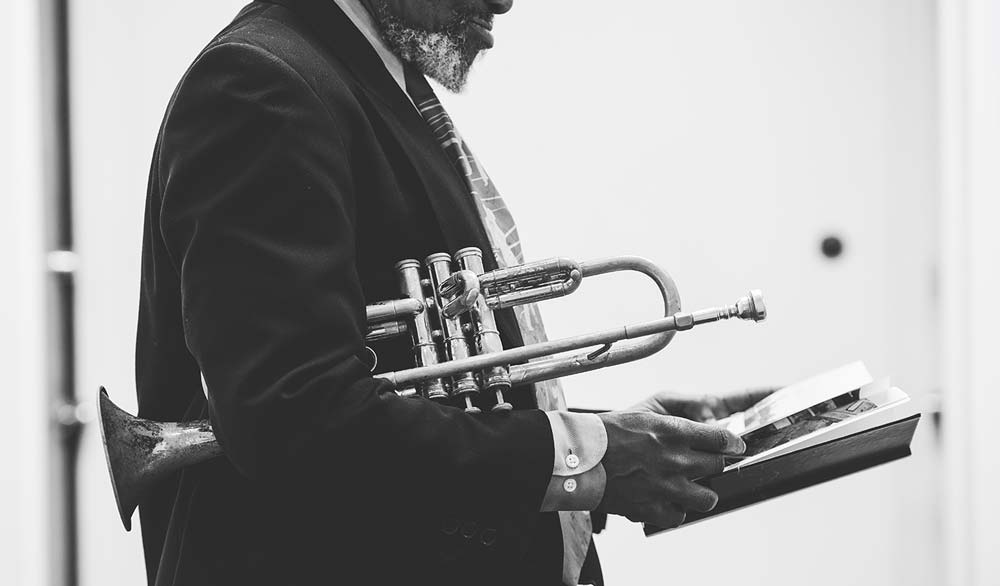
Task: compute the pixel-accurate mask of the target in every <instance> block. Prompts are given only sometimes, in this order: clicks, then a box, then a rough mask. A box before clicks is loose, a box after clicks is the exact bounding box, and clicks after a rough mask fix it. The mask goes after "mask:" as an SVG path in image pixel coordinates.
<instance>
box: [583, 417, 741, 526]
mask: <svg viewBox="0 0 1000 586" xmlns="http://www.w3.org/2000/svg"><path fill="white" fill-rule="evenodd" d="M600 417H601V420H602V421H603V422H604V428H605V429H606V430H607V434H608V449H607V452H606V453H605V455H604V459H603V460H602V463H603V464H604V470H605V472H606V473H607V484H606V485H605V489H604V498H603V500H602V501H601V504H600V505H599V506H598V508H597V510H598V511H600V512H605V513H614V514H616V515H623V516H625V517H627V518H628V519H630V520H632V521H636V522H639V521H642V522H649V523H653V524H655V525H658V526H660V527H668V528H669V527H676V526H678V525H680V524H681V523H683V522H684V516H685V511H688V510H694V511H702V512H704V511H710V510H712V509H713V508H714V507H715V505H716V503H717V502H718V500H719V497H718V495H716V494H715V492H713V491H711V490H709V489H707V488H705V487H703V486H701V485H699V484H695V483H694V482H692V480H693V479H696V478H700V477H702V476H707V475H710V474H716V473H718V472H721V471H722V468H723V467H724V456H725V455H738V454H742V453H743V452H744V450H746V445H745V444H744V443H743V440H741V439H740V438H739V437H737V436H736V435H734V434H732V433H730V432H729V431H726V430H725V429H722V428H721V427H718V426H715V425H707V424H703V423H696V422H693V421H690V420H688V419H683V418H681V417H671V416H666V415H661V414H657V413H651V412H649V410H646V411H613V412H610V413H603V414H601V415H600Z"/></svg>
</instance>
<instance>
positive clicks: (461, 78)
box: [374, 10, 482, 93]
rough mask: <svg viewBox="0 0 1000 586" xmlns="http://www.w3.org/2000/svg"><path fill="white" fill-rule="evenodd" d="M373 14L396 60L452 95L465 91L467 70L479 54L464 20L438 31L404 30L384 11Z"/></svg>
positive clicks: (480, 49)
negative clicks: (397, 58) (431, 80)
mask: <svg viewBox="0 0 1000 586" xmlns="http://www.w3.org/2000/svg"><path fill="white" fill-rule="evenodd" d="M375 12H376V14H374V17H375V20H376V23H377V24H378V27H379V30H380V32H381V33H382V39H383V40H384V41H385V43H386V44H387V45H388V46H389V49H391V50H392V52H393V53H395V54H396V56H397V57H399V58H400V59H402V60H403V61H406V62H407V63H410V64H412V65H413V66H414V67H416V68H417V70H418V71H420V73H422V74H424V75H426V76H427V77H430V78H431V79H433V80H435V81H437V82H438V83H440V84H441V85H443V86H444V87H445V88H447V89H448V90H449V91H451V92H454V93H459V92H461V91H462V90H463V89H464V88H465V83H466V81H468V79H469V69H471V68H472V64H473V62H475V60H476V57H477V56H478V55H479V53H480V52H482V48H481V47H479V46H477V45H476V44H474V42H473V41H472V40H471V39H469V35H468V33H467V31H468V25H467V21H466V20H465V19H462V20H461V21H459V22H457V23H454V24H452V25H449V26H448V27H447V28H445V29H443V30H441V31H425V30H420V29H415V28H411V27H407V26H405V25H404V24H403V23H401V22H400V21H399V20H398V19H396V18H394V17H393V16H391V15H389V14H386V13H385V11H384V10H376V11H375Z"/></svg>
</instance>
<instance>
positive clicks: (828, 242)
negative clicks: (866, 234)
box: [819, 236, 844, 258]
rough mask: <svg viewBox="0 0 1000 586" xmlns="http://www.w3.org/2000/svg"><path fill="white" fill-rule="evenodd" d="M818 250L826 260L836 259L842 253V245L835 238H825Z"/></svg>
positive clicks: (838, 239)
mask: <svg viewBox="0 0 1000 586" xmlns="http://www.w3.org/2000/svg"><path fill="white" fill-rule="evenodd" d="M819 248H820V250H821V251H822V252H823V256H825V257H826V258H837V257H838V256H840V255H841V254H843V253H844V243H843V242H842V241H841V240H840V238H838V237H836V236H827V237H826V238H824V239H823V242H821V243H820V245H819Z"/></svg>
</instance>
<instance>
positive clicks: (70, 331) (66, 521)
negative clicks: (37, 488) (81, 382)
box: [39, 0, 83, 586]
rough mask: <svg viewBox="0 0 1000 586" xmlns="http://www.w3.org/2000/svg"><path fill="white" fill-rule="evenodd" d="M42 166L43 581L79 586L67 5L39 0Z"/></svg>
mask: <svg viewBox="0 0 1000 586" xmlns="http://www.w3.org/2000/svg"><path fill="white" fill-rule="evenodd" d="M39 8H40V10H41V15H40V16H41V18H40V22H41V26H42V31H41V35H40V38H41V47H40V51H41V57H42V64H43V65H42V67H43V71H42V79H43V82H42V83H43V87H42V94H43V100H44V102H43V104H42V111H43V120H42V121H43V127H44V133H45V135H44V138H43V141H42V143H43V149H44V152H43V161H44V162H43V165H44V185H45V223H46V235H45V238H46V240H45V243H46V249H47V256H46V259H47V264H48V279H47V281H46V289H47V303H48V305H47V312H46V313H47V322H48V323H47V324H46V327H47V330H46V332H47V337H48V343H47V345H46V347H47V352H48V355H47V356H46V365H47V371H48V378H47V381H46V384H47V388H48V393H49V399H50V406H51V422H52V423H51V425H50V432H49V437H50V442H49V444H50V449H49V451H48V453H49V454H50V462H51V464H50V466H49V478H50V482H49V491H50V497H51V498H50V503H51V507H50V521H49V524H48V526H49V531H50V538H49V540H48V541H49V543H50V544H51V548H52V551H51V552H50V554H51V557H50V560H51V563H50V565H49V567H50V583H51V584H53V585H54V586H76V584H77V583H78V566H79V564H78V555H77V553H78V547H77V545H78V541H77V535H78V530H77V470H76V468H77V452H78V447H79V442H80V432H81V429H82V425H83V423H82V421H81V419H80V417H79V416H78V413H79V409H78V408H77V403H76V328H75V323H76V320H75V271H76V266H77V263H76V256H75V252H74V249H73V245H74V242H73V167H72V136H71V130H72V128H71V120H70V115H71V108H70V58H69V57H70V42H69V41H70V39H69V28H70V27H69V6H68V0H42V2H40V3H39Z"/></svg>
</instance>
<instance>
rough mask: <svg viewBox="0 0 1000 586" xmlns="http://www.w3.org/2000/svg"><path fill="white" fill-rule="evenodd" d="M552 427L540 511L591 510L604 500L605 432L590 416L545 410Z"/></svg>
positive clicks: (599, 421) (596, 417)
mask: <svg viewBox="0 0 1000 586" xmlns="http://www.w3.org/2000/svg"><path fill="white" fill-rule="evenodd" d="M545 415H546V416H547V417H548V418H549V425H551V427H552V442H553V448H554V449H553V453H554V456H553V462H552V478H551V479H550V480H549V486H548V488H547V489H546V491H545V498H544V499H543V500H542V507H541V510H542V512H549V511H592V510H594V509H596V508H597V505H599V504H600V502H601V499H602V498H604V486H605V484H606V482H607V475H606V474H605V472H604V466H603V465H602V464H601V460H602V459H603V458H604V454H605V452H607V450H608V433H607V431H606V430H605V429H604V423H603V422H602V421H601V418H600V417H598V416H597V415H595V414H593V413H570V412H568V411H546V412H545Z"/></svg>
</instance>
